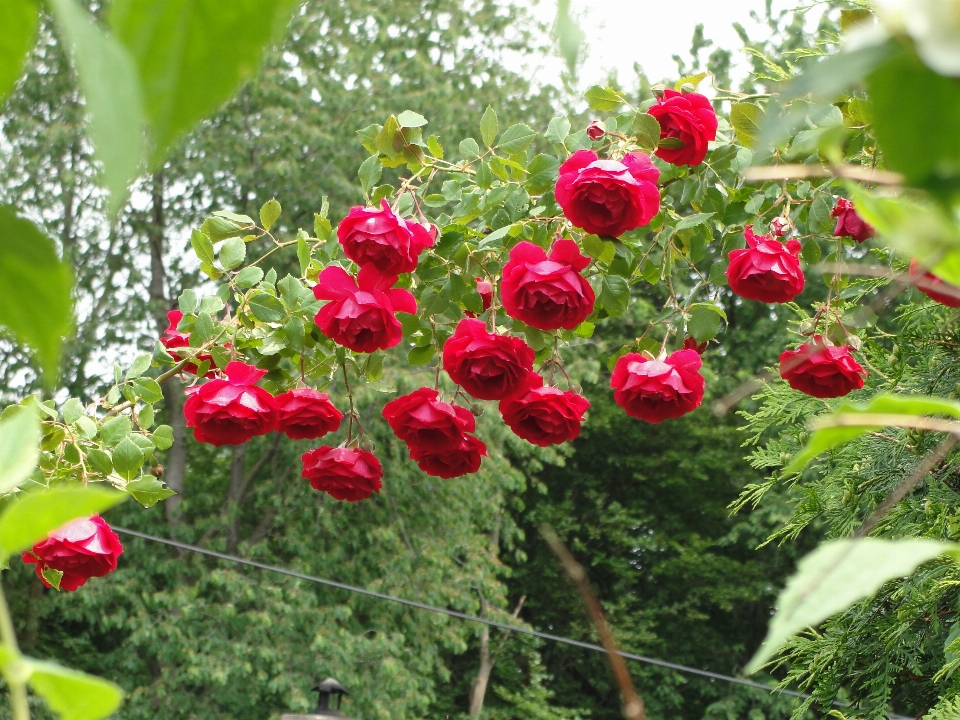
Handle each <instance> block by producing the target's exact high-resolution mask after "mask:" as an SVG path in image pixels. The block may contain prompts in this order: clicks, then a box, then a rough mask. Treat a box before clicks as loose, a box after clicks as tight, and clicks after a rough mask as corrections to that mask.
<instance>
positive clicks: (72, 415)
mask: <svg viewBox="0 0 960 720" xmlns="http://www.w3.org/2000/svg"><path fill="white" fill-rule="evenodd" d="M61 412H62V413H63V422H64V423H65V424H67V425H73V424H74V423H75V422H76V421H77V420H79V419H80V417H81V416H82V415H83V403H82V402H80V401H79V400H77V398H69V399H68V400H67V401H66V402H65V403H64V404H63V408H62V410H61Z"/></svg>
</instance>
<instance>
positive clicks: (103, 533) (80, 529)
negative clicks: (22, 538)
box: [23, 515, 123, 591]
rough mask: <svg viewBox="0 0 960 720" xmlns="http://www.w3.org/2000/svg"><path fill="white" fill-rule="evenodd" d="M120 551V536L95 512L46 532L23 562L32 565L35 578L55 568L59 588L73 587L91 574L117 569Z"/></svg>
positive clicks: (77, 585) (44, 582) (97, 574)
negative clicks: (35, 571) (35, 570)
mask: <svg viewBox="0 0 960 720" xmlns="http://www.w3.org/2000/svg"><path fill="white" fill-rule="evenodd" d="M122 553H123V545H121V544H120V538H119V537H117V534H116V533H115V532H114V531H113V530H111V529H110V526H109V525H107V523H106V522H105V521H104V519H103V518H101V517H100V516H99V515H94V516H93V517H90V518H87V519H79V520H74V521H72V522H70V523H68V524H66V525H64V526H63V527H62V528H60V529H59V530H56V531H54V532H52V533H50V535H49V536H47V539H46V540H44V541H43V542H39V543H37V544H36V545H34V546H33V549H32V550H27V551H26V552H25V553H24V554H23V562H25V563H27V564H28V565H33V564H36V566H37V568H36V569H37V577H39V578H40V580H41V581H42V582H43V584H44V585H46V586H47V587H52V586H51V585H50V583H48V582H47V580H46V578H44V577H43V571H44V570H45V569H50V570H59V571H60V572H62V573H63V577H62V578H60V589H61V590H71V591H72V590H76V589H77V588H78V587H80V586H81V585H83V584H84V583H85V582H86V581H87V580H89V579H90V578H92V577H103V576H104V575H106V574H107V573H111V572H113V571H114V570H116V569H117V558H118V557H120V555H121V554H122Z"/></svg>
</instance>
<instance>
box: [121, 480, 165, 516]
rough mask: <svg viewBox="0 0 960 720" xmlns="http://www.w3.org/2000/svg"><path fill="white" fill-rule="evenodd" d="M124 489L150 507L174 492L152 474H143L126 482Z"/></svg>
mask: <svg viewBox="0 0 960 720" xmlns="http://www.w3.org/2000/svg"><path fill="white" fill-rule="evenodd" d="M124 490H125V491H126V492H128V493H130V494H131V495H133V499H134V500H136V501H137V502H138V503H140V504H141V505H143V506H144V507H145V508H151V507H153V506H154V505H156V504H157V503H158V502H160V501H161V500H166V499H167V498H168V497H173V496H174V495H176V493H175V492H174V491H173V490H171V489H170V488H168V487H167V486H166V485H164V484H163V483H162V482H160V481H159V480H158V479H157V478H155V477H154V476H153V475H144V476H143V477H142V478H140V479H139V480H134V481H133V482H129V483H127V486H126V487H125V488H124Z"/></svg>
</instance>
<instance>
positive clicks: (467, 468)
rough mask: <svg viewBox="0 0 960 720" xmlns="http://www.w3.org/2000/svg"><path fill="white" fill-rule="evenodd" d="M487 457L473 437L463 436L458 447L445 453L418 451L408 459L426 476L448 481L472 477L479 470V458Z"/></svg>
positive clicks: (483, 447) (478, 440) (485, 447)
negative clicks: (413, 461)
mask: <svg viewBox="0 0 960 720" xmlns="http://www.w3.org/2000/svg"><path fill="white" fill-rule="evenodd" d="M486 456H487V446H486V445H484V444H483V442H482V441H481V440H480V439H479V438H478V437H476V436H474V435H465V436H464V437H463V442H461V443H460V447H458V448H455V449H454V450H447V451H446V452H440V453H438V452H430V451H429V450H418V451H417V452H415V453H414V452H411V453H410V457H411V458H412V459H414V460H416V462H417V465H419V466H420V469H421V470H423V471H424V472H425V473H426V474H427V475H432V476H433V477H438V478H443V479H445V480H449V479H450V478H455V477H460V476H462V475H472V474H473V473H475V472H477V470H479V469H480V462H481V460H480V459H481V458H483V457H486Z"/></svg>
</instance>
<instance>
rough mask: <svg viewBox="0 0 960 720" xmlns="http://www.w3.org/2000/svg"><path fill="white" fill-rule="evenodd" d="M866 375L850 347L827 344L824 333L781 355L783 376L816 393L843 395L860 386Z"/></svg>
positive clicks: (822, 395) (796, 385) (824, 395)
mask: <svg viewBox="0 0 960 720" xmlns="http://www.w3.org/2000/svg"><path fill="white" fill-rule="evenodd" d="M866 375H867V373H866V371H865V370H864V369H863V368H862V367H860V364H859V363H858V362H857V361H856V360H854V359H853V356H852V355H851V354H850V350H849V348H847V347H846V346H844V347H837V346H835V345H827V344H826V343H825V342H824V341H823V338H822V337H821V336H820V335H814V336H813V338H812V339H811V342H810V343H804V344H803V345H801V346H800V347H799V348H797V349H796V350H786V351H785V352H783V353H782V354H781V355H780V377H782V378H783V379H784V380H786V381H787V382H788V383H790V387H792V388H793V389H794V390H799V391H800V392H805V393H806V394H807V395H813V397H818V398H835V397H842V396H844V395H846V394H847V393H848V392H850V391H851V390H859V389H860V388H862V387H863V378H864V377H866Z"/></svg>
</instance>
